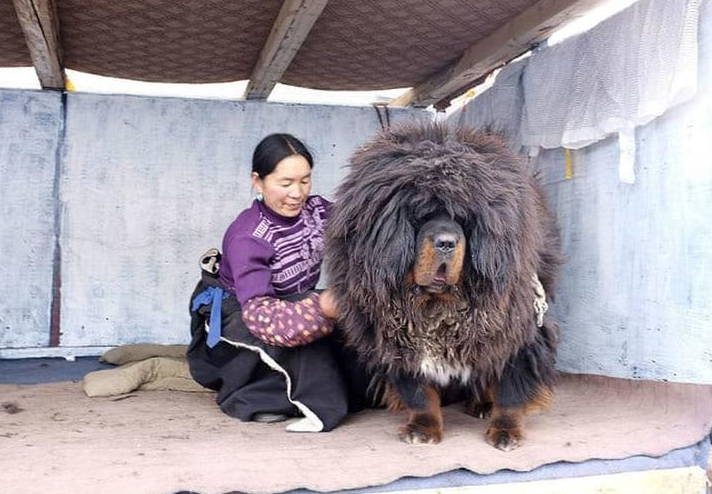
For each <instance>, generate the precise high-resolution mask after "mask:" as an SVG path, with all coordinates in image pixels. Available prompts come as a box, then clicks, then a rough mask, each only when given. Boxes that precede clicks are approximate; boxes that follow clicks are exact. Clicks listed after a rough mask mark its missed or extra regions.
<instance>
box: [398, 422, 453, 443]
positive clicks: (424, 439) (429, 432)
mask: <svg viewBox="0 0 712 494" xmlns="http://www.w3.org/2000/svg"><path fill="white" fill-rule="evenodd" d="M398 437H399V438H400V439H401V441H403V442H406V443H410V444H437V443H439V442H440V441H441V440H442V437H443V430H442V428H438V427H423V426H420V425H418V424H407V425H405V426H403V427H401V429H400V431H399V432H398Z"/></svg>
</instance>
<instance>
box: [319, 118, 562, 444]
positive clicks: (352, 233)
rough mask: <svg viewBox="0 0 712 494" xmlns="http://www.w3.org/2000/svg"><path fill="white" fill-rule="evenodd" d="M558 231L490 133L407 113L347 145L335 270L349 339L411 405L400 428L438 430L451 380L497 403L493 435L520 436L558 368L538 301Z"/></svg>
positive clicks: (549, 285) (432, 438)
mask: <svg viewBox="0 0 712 494" xmlns="http://www.w3.org/2000/svg"><path fill="white" fill-rule="evenodd" d="M558 243H559V242H558V234H557V229H556V225H555V222H554V220H553V218H552V217H551V215H550V214H549V213H548V211H547V209H546V205H545V202H544V199H543V197H542V194H541V193H540V190H539V187H538V186H537V184H536V181H535V180H534V179H533V178H532V177H531V176H530V174H529V171H528V169H527V166H526V162H525V161H523V160H522V159H521V158H520V157H518V156H516V155H513V154H512V153H511V152H510V151H509V150H508V149H507V147H506V146H505V144H504V143H503V142H502V141H501V140H500V139H498V138H496V137H494V136H490V135H484V134H478V133H475V132H473V131H468V130H453V129H449V128H447V127H444V126H439V125H435V124H415V123H414V124H410V125H406V126H402V127H399V128H395V129H393V130H389V131H385V132H383V133H381V134H380V135H379V136H378V137H377V138H375V139H374V140H373V141H371V142H370V143H368V144H367V145H365V146H363V147H362V148H360V149H359V150H358V151H357V152H356V153H355V155H354V156H353V158H352V160H351V165H350V172H349V174H348V176H347V177H346V179H345V181H344V182H343V183H342V185H341V186H340V188H339V189H338V191H337V200H336V204H335V206H334V210H333V211H332V216H331V219H330V225H329V227H328V229H327V239H326V256H327V257H326V258H327V266H328V269H329V273H330V274H329V279H330V282H331V287H332V289H333V293H334V297H335V299H336V302H337V304H338V306H339V311H340V316H339V317H340V323H341V324H342V326H343V328H344V333H345V338H346V342H347V344H348V345H349V346H350V347H352V348H353V349H355V350H356V351H357V352H358V353H359V354H360V356H361V357H362V358H363V360H364V362H365V363H366V364H367V365H368V367H369V368H370V369H371V371H372V372H374V374H375V378H376V380H377V381H378V382H379V383H385V387H386V390H385V396H386V400H387V404H388V405H389V406H390V407H391V408H394V409H405V410H407V411H408V422H407V424H406V425H405V426H404V427H403V428H402V429H401V431H400V436H401V438H402V439H403V440H405V441H408V442H413V443H420V442H433V443H437V442H439V441H440V439H441V438H442V431H443V421H442V415H441V412H440V404H441V393H442V391H443V390H445V389H450V388H453V387H458V388H461V389H463V390H465V391H466V392H467V395H468V397H469V399H468V402H467V406H468V410H469V411H470V412H471V413H472V414H474V415H476V416H480V417H485V416H491V419H490V424H489V428H488V429H487V433H486V438H487V441H488V442H489V443H490V444H492V445H493V446H495V447H497V448H499V449H502V450H509V449H512V448H515V447H517V446H518V445H519V444H521V442H522V440H523V437H524V436H523V432H524V415H525V413H526V412H527V411H528V410H530V409H533V408H537V407H540V406H545V405H546V404H547V403H548V401H549V400H550V397H551V387H552V384H553V381H554V374H555V373H554V357H555V346H556V340H557V329H556V326H554V325H553V324H551V323H550V322H549V321H548V319H547V320H543V312H542V310H539V311H537V310H536V309H535V306H536V307H540V308H541V306H542V305H544V304H545V302H544V300H543V296H542V295H543V292H542V285H543V288H544V289H545V290H546V293H548V294H551V293H552V291H553V285H554V281H555V278H556V272H557V270H558V267H559V265H560V254H559V247H558ZM537 303H538V304H539V305H537Z"/></svg>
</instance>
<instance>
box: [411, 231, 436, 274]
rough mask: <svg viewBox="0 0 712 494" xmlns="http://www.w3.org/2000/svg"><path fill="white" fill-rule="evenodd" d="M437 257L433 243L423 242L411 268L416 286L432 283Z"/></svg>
mask: <svg viewBox="0 0 712 494" xmlns="http://www.w3.org/2000/svg"><path fill="white" fill-rule="evenodd" d="M437 257H438V253H437V251H436V250H435V246H433V243H432V242H431V241H430V240H426V241H425V242H423V246H422V248H421V249H420V252H419V253H418V259H417V260H416V261H415V266H414V267H413V278H414V280H415V282H416V283H417V284H418V285H429V284H430V283H431V282H432V280H433V275H434V274H435V271H436V269H437V267H436V266H435V261H436V260H437Z"/></svg>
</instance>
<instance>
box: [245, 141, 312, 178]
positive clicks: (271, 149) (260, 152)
mask: <svg viewBox="0 0 712 494" xmlns="http://www.w3.org/2000/svg"><path fill="white" fill-rule="evenodd" d="M295 155H299V156H303V157H304V159H306V160H307V161H308V162H309V168H313V167H314V160H313V159H312V155H311V153H310V152H309V150H308V149H307V147H306V146H305V145H304V144H302V141H300V140H299V139H297V138H296V137H294V136H293V135H291V134H270V135H268V136H267V137H265V138H264V139H262V140H261V141H260V143H259V144H258V145H257V147H256V148H255V152H254V153H253V154H252V171H253V172H255V173H257V175H258V176H259V177H260V178H265V177H266V176H267V175H269V174H270V173H272V172H273V171H274V169H275V167H276V166H277V163H279V162H280V161H282V160H283V159H284V158H287V157H288V156H295Z"/></svg>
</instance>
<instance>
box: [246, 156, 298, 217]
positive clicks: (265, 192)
mask: <svg viewBox="0 0 712 494" xmlns="http://www.w3.org/2000/svg"><path fill="white" fill-rule="evenodd" d="M252 185H253V186H254V188H255V190H256V191H257V192H259V193H261V194H262V197H263V201H264V203H265V204H266V205H267V206H268V207H269V208H270V209H271V210H272V211H274V212H275V213H277V214H280V215H282V216H288V217H294V216H298V215H299V213H300V212H301V211H302V207H304V203H305V202H306V200H307V197H309V193H310V192H311V168H310V167H309V162H308V161H307V160H306V158H304V156H301V155H299V154H295V155H292V156H287V157H286V158H284V159H283V160H282V161H280V162H279V163H277V166H276V167H275V168H274V171H272V173H270V174H269V175H267V176H265V178H260V177H259V175H257V173H253V174H252Z"/></svg>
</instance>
